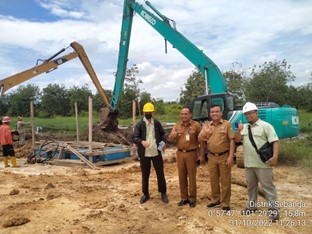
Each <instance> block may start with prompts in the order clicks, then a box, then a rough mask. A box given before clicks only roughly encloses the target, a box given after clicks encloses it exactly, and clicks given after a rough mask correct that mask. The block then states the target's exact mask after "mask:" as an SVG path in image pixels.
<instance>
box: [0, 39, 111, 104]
mask: <svg viewBox="0 0 312 234" xmlns="http://www.w3.org/2000/svg"><path fill="white" fill-rule="evenodd" d="M70 46H71V47H72V48H73V49H74V52H71V53H69V54H66V55H64V56H62V57H59V58H55V57H56V56H57V55H59V54H60V53H62V52H63V51H65V49H62V50H60V51H59V52H58V53H56V54H55V55H53V56H51V57H50V58H49V59H47V60H45V61H43V63H42V64H40V65H37V66H35V67H33V68H30V69H28V70H25V71H23V72H20V73H17V74H15V75H12V76H9V77H7V78H5V79H3V80H0V93H1V95H3V94H4V93H5V92H6V91H8V90H9V89H11V88H13V87H15V86H16V85H19V84H21V83H23V82H25V81H27V80H29V79H31V78H34V77H36V76H38V75H40V74H42V73H44V72H46V73H49V72H51V71H53V70H54V69H57V68H58V66H60V65H62V64H63V63H66V62H68V61H70V60H72V59H74V58H77V57H79V59H80V61H81V63H82V64H83V66H84V68H85V69H86V71H87V73H88V74H89V76H90V78H91V80H92V82H93V84H94V85H95V87H96V89H97V91H98V92H99V94H100V96H101V98H102V100H103V101H104V103H105V104H106V106H107V107H109V106H110V104H109V100H108V98H107V96H106V94H105V93H104V90H103V88H102V86H101V83H100V81H99V79H98V77H97V75H96V73H95V71H94V69H93V67H92V64H91V62H90V60H89V58H88V56H87V54H86V52H85V50H84V48H83V47H82V45H80V44H79V43H77V42H72V43H71V44H70ZM53 58H55V59H53ZM52 59H53V60H52Z"/></svg>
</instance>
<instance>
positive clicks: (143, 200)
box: [140, 194, 150, 204]
mask: <svg viewBox="0 0 312 234" xmlns="http://www.w3.org/2000/svg"><path fill="white" fill-rule="evenodd" d="M149 198H150V197H149V195H146V194H144V195H143V196H142V197H141V199H140V203H141V204H143V203H145V202H146V201H147V200H148V199H149Z"/></svg>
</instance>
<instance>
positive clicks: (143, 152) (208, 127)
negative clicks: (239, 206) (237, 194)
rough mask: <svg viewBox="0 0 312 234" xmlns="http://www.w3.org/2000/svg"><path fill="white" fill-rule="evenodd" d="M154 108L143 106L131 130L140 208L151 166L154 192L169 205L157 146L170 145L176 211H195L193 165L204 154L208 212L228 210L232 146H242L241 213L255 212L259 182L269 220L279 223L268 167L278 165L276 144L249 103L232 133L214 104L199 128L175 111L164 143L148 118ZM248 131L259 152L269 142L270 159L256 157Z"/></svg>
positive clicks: (156, 125) (161, 132) (188, 113)
mask: <svg viewBox="0 0 312 234" xmlns="http://www.w3.org/2000/svg"><path fill="white" fill-rule="evenodd" d="M154 111H155V108H154V106H153V104H151V103H147V104H145V105H144V107H143V112H144V118H143V119H142V120H141V121H140V122H139V123H138V124H137V125H136V126H135V130H134V134H133V142H134V143H135V144H137V147H138V155H139V158H140V166H141V171H142V192H143V196H142V197H141V199H140V203H141V204H143V203H145V202H146V201H147V200H148V199H149V198H150V195H149V189H148V180H149V176H150V169H151V162H153V166H154V168H155V171H156V175H157V181H158V191H159V192H160V193H161V199H162V201H163V202H164V203H168V202H169V200H168V197H167V189H166V180H165V175H164V169H163V158H162V152H163V150H164V148H162V144H161V142H162V143H165V142H174V143H175V145H176V148H177V152H176V155H177V168H178V176H179V187H180V196H181V200H180V201H179V202H178V203H177V205H178V206H184V205H187V204H188V205H189V206H190V207H191V208H193V207H195V206H196V198H197V185H196V172H197V166H198V164H199V163H200V164H204V163H205V161H206V160H205V153H206V152H208V172H209V178H210V188H211V202H210V203H209V204H208V205H207V208H216V207H220V206H221V207H222V210H223V211H224V212H228V211H230V210H231V208H230V198H231V168H232V166H233V164H234V153H235V147H236V144H235V142H241V141H242V142H243V147H244V164H245V176H246V180H247V183H248V188H247V191H248V202H247V207H246V209H244V210H243V211H242V214H244V215H249V214H252V213H253V212H255V211H256V210H257V207H256V206H255V204H257V195H258V182H260V184H261V186H262V188H263V190H264V193H265V197H266V199H267V201H268V204H270V205H269V207H268V208H269V210H271V211H274V212H271V213H270V220H272V221H277V220H278V219H279V214H278V209H277V207H275V206H274V204H276V200H277V194H276V189H275V186H274V183H273V171H272V166H274V165H275V164H276V163H277V159H278V153H279V140H278V138H277V135H276V132H275V130H274V128H273V127H272V125H270V124H269V123H266V122H264V121H262V120H260V119H259V118H258V108H257V106H256V105H255V104H253V103H250V102H248V103H246V104H245V105H244V107H243V113H244V115H245V118H246V120H247V121H248V123H247V124H242V123H239V124H238V127H237V131H236V133H234V131H233V128H232V124H231V123H230V122H229V121H227V120H224V119H222V109H221V107H220V106H218V105H213V106H211V107H210V113H209V114H210V118H211V121H208V122H205V123H204V124H203V126H201V125H200V124H199V123H198V122H196V121H193V120H192V112H191V110H190V109H189V108H188V107H183V108H182V109H181V112H180V119H181V121H179V122H177V123H176V124H175V125H174V126H173V129H172V131H171V133H170V134H169V135H168V137H167V138H166V136H165V131H164V129H163V128H162V126H161V124H160V123H159V121H157V120H156V119H155V118H153V113H154ZM247 129H251V131H252V133H253V135H254V141H255V142H256V144H257V146H258V147H261V145H262V144H263V143H265V142H267V141H269V142H270V143H273V148H274V155H273V157H272V158H271V159H270V160H269V161H267V162H265V163H264V162H262V161H261V160H260V157H259V155H258V153H257V152H256V151H255V149H254V148H253V146H252V144H251V143H250V138H249V137H248V134H249V131H250V130H247Z"/></svg>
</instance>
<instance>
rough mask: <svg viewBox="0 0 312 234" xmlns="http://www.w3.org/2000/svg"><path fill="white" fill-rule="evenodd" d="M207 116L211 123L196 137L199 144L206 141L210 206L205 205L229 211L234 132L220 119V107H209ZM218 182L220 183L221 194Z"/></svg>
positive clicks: (207, 123) (228, 124)
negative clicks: (208, 115) (220, 207)
mask: <svg viewBox="0 0 312 234" xmlns="http://www.w3.org/2000/svg"><path fill="white" fill-rule="evenodd" d="M209 114H210V117H211V121H209V122H206V123H205V125H204V126H203V128H202V131H201V133H200V134H199V136H198V140H199V141H200V142H203V141H207V147H208V171H209V177H210V185H211V204H209V205H207V207H208V208H213V207H219V206H220V205H222V209H223V210H224V211H229V210H230V198H231V167H232V166H233V164H234V162H233V157H234V148H235V141H234V132H233V129H232V124H231V123H230V122H229V121H227V120H223V119H222V118H221V117H222V111H221V107H220V106H217V105H214V106H211V108H210V113H209ZM201 155H202V154H201ZM201 157H203V156H201ZM201 160H202V159H201ZM219 181H220V182H221V193H220V183H219Z"/></svg>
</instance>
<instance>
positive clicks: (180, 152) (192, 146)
mask: <svg viewBox="0 0 312 234" xmlns="http://www.w3.org/2000/svg"><path fill="white" fill-rule="evenodd" d="M180 118H181V121H180V122H178V123H176V124H175V125H174V126H173V129H172V131H171V133H170V135H169V136H168V141H176V147H177V148H178V149H177V165H178V174H179V184H180V194H181V201H180V202H179V203H178V206H183V205H186V204H189V206H190V207H195V206H196V196H197V187H196V172H197V163H196V160H197V159H198V148H199V142H198V135H199V133H200V131H201V126H200V124H199V123H198V122H196V121H193V120H192V119H191V118H192V112H191V110H190V109H189V108H188V107H183V108H182V110H181V113H180Z"/></svg>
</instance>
